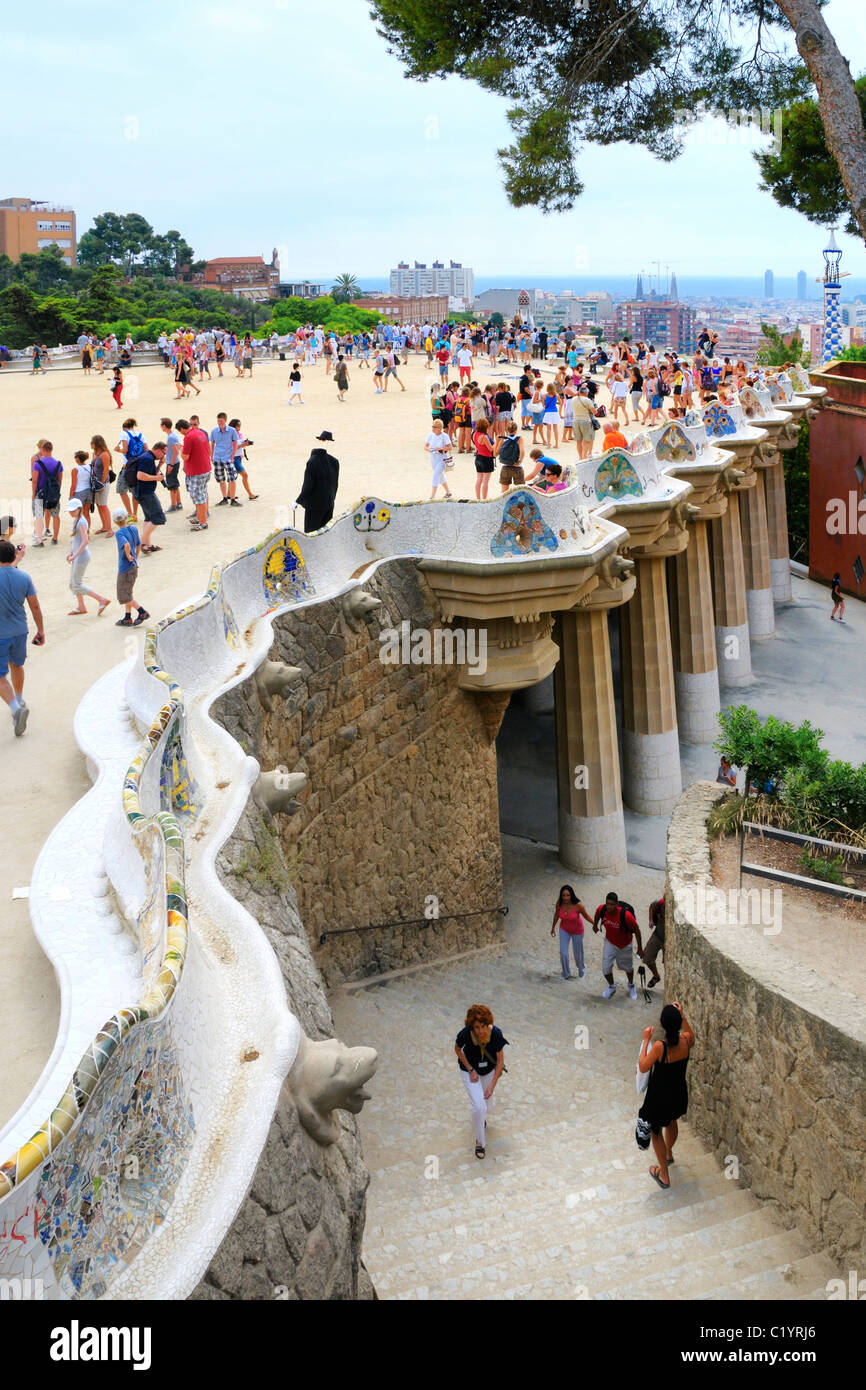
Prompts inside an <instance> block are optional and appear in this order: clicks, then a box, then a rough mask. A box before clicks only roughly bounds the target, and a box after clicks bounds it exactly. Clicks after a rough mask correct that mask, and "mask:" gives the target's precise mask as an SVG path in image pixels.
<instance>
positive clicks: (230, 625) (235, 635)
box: [220, 588, 241, 652]
mask: <svg viewBox="0 0 866 1390" xmlns="http://www.w3.org/2000/svg"><path fill="white" fill-rule="evenodd" d="M220 610H221V612H222V620H223V633H224V635H225V639H226V641H227V642H228V644H229V646H230V647H231V649H232V651H234V652H239V651H240V649H241V634H240V631H239V630H238V625H237V621H236V619H235V615H234V613H233V612H232V610H231V608H230V607H229V604H228V601H227V600H226V596H225V594H224V593H223V590H222V588H220Z"/></svg>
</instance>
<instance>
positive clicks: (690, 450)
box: [656, 425, 697, 463]
mask: <svg viewBox="0 0 866 1390" xmlns="http://www.w3.org/2000/svg"><path fill="white" fill-rule="evenodd" d="M656 457H657V458H660V459H661V460H662V462H663V463H693V462H694V460H695V459H696V458H697V451H696V449H695V446H694V444H693V443H692V441H691V440H690V439H689V437H688V435H687V434H686V432H685V430H682V429H680V427H679V425H668V427H667V429H666V430H663V431H662V433H661V434H660V435H659V441H658V444H657V445H656Z"/></svg>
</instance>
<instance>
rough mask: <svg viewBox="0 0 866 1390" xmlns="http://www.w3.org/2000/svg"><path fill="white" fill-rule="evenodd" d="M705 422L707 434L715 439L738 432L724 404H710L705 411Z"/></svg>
mask: <svg viewBox="0 0 866 1390" xmlns="http://www.w3.org/2000/svg"><path fill="white" fill-rule="evenodd" d="M704 424H705V426H706V430H707V434H709V435H712V437H713V438H714V439H719V438H721V437H722V436H723V435H725V434H736V433H737V426H736V425H735V423H734V421H733V419H732V418H731V416H730V415H729V414H728V412H727V411H726V410H725V407H724V406H723V405H708V406H707V408H706V410H705V411H704Z"/></svg>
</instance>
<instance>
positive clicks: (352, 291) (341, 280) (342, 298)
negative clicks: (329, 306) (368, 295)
mask: <svg viewBox="0 0 866 1390" xmlns="http://www.w3.org/2000/svg"><path fill="white" fill-rule="evenodd" d="M360 293H361V286H360V285H359V284H358V281H357V280H356V279H355V276H354V275H348V274H343V275H338V276H337V279H336V281H335V282H334V285H333V287H332V289H331V297H332V298H333V299H336V301H337V303H338V304H345V303H348V301H349V300H350V299H357V298H358V296H359V295H360Z"/></svg>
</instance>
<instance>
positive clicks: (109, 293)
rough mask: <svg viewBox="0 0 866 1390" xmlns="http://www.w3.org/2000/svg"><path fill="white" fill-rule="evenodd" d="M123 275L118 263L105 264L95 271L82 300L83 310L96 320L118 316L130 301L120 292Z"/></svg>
mask: <svg viewBox="0 0 866 1390" xmlns="http://www.w3.org/2000/svg"><path fill="white" fill-rule="evenodd" d="M122 282H123V276H122V275H121V273H120V270H119V269H118V267H117V266H116V265H103V266H100V267H99V269H98V270H97V271H95V272H94V275H93V279H92V280H91V281H90V285H89V286H88V289H87V294H86V296H85V298H84V299H83V301H82V305H81V308H82V312H83V313H85V314H86V315H88V316H89V317H91V318H93V319H94V320H102V319H108V318H116V317H117V316H118V314H120V313H122V312H123V310H124V308H125V307H126V304H127V303H128V301H127V300H126V299H125V298H124V297H123V296H122V295H121V294H120V293H119V290H120V286H121V284H122Z"/></svg>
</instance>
